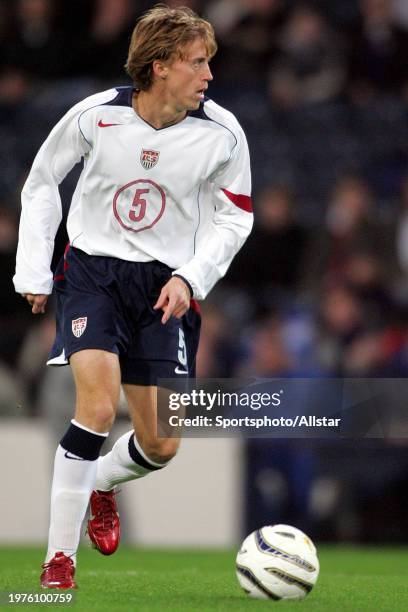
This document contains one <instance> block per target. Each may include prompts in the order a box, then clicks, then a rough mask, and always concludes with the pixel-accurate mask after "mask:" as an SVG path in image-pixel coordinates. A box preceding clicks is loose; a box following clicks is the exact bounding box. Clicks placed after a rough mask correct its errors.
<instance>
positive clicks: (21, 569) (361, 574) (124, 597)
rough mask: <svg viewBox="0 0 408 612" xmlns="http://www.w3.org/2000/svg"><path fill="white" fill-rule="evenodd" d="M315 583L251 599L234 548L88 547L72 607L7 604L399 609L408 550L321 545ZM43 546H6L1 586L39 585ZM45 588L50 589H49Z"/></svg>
mask: <svg viewBox="0 0 408 612" xmlns="http://www.w3.org/2000/svg"><path fill="white" fill-rule="evenodd" d="M318 550H319V558H320V564H321V571H320V577H319V580H318V582H317V585H316V587H315V588H314V590H313V591H312V592H311V594H310V595H308V597H307V599H306V600H303V601H300V602H287V601H286V602H285V601H280V602H273V601H259V600H254V599H250V598H248V596H247V595H245V593H244V592H243V591H241V589H240V587H239V586H238V583H237V581H236V578H235V572H234V561H235V552H234V551H190V550H183V551H179V550H164V551H159V550H138V549H131V548H126V547H121V548H120V549H119V551H118V552H117V553H116V554H115V555H114V556H112V557H103V556H102V555H100V554H98V553H97V552H96V551H93V550H91V549H86V548H84V549H81V551H80V554H79V557H78V559H79V561H78V570H77V580H78V585H79V589H78V590H77V592H76V601H75V603H74V604H71V605H61V604H60V605H58V606H55V605H51V604H48V605H40V604H37V605H27V604H26V605H23V606H22V605H19V606H17V605H12V606H7V607H5V608H4V609H5V610H6V609H9V610H12V609H16V608H19V609H20V610H33V609H40V608H42V609H48V610H63V609H65V610H70V609H71V610H75V611H77V610H81V611H82V610H84V611H86V612H87V611H90V610H98V611H100V612H105V611H106V612H108V611H109V612H114V611H116V610H123V611H126V612H128V611H129V612H133V611H135V612H144V611H147V612H150V611H160V612H183V611H186V612H187V611H188V612H205V611H207V610H208V611H210V610H219V611H233V612H235V611H240V610H267V609H268V610H269V609H270V608H273V609H277V610H281V611H283V612H289V611H291V610H297V611H298V612H303V611H305V612H306V611H309V610H314V611H322V612H323V611H324V612H332V611H342V612H345V611H353V612H361V611H364V610H367V611H370V612H382V611H384V612H399V611H400V610H401V611H403V610H404V611H406V610H408V563H407V560H408V549H405V548H374V547H373V548H357V547H356V548H352V547H338V548H337V547H323V546H319V547H318ZM42 555H43V550H40V549H38V548H29V549H28V548H16V547H14V548H0V590H1V591H3V597H4V591H13V592H27V591H30V592H32V591H38V576H39V566H40V564H41V562H42ZM42 592H43V593H46V592H47V591H42Z"/></svg>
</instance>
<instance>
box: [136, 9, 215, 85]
mask: <svg viewBox="0 0 408 612" xmlns="http://www.w3.org/2000/svg"><path fill="white" fill-rule="evenodd" d="M196 38H202V40H203V42H204V44H205V47H206V51H207V56H208V58H209V59H211V58H212V57H213V56H214V55H215V53H216V51H217V43H216V42H215V36H214V29H213V27H212V25H211V24H210V23H209V22H208V21H206V20H205V19H202V18H201V17H199V16H198V15H197V14H196V13H194V11H192V10H191V9H190V8H187V7H179V8H175V9H171V8H169V7H168V6H166V5H165V4H157V5H156V6H154V7H153V8H152V9H150V10H149V11H147V13H145V14H144V15H143V16H142V17H141V19H140V20H139V21H138V23H137V24H136V27H135V29H134V30H133V34H132V38H131V41H130V46H129V53H128V58H127V62H126V64H125V69H126V71H127V73H128V74H129V76H130V77H131V78H132V80H133V83H134V85H135V87H137V88H138V89H142V90H147V89H149V88H150V86H151V84H152V82H153V70H152V66H153V62H154V61H155V60H162V61H168V60H172V59H175V58H176V57H179V58H182V57H183V50H184V48H185V46H186V45H187V44H188V43H190V42H191V41H193V40H195V39H196Z"/></svg>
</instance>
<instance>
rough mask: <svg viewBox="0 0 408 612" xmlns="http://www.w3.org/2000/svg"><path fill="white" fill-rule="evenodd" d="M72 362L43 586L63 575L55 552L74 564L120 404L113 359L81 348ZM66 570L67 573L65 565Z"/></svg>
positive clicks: (117, 378)
mask: <svg viewBox="0 0 408 612" xmlns="http://www.w3.org/2000/svg"><path fill="white" fill-rule="evenodd" d="M70 363H71V367H72V371H73V375H74V380H75V386H76V393H77V399H76V410H75V418H74V419H73V421H72V422H71V424H70V426H69V427H68V429H67V431H66V433H65V435H64V436H63V438H62V439H61V442H60V444H59V446H58V448H57V452H56V455H55V463H54V476H53V483H52V490H51V516H50V531H49V543H48V552H47V557H46V564H45V565H46V567H45V571H44V573H43V577H42V584H43V586H58V584H57V585H55V582H58V577H60V576H61V575H62V574H61V567H60V565H61V564H59V563H58V562H57V563H54V564H53V563H52V561H53V560H55V556H56V554H57V553H64V555H65V558H67V559H72V561H73V563H75V555H76V550H77V547H78V544H79V538H80V530H81V524H82V521H83V518H84V515H85V512H86V509H87V506H88V501H89V496H90V494H91V491H92V489H93V487H94V484H95V478H96V470H97V459H98V457H99V452H100V449H101V446H102V444H103V442H104V441H105V439H106V437H107V435H108V432H109V430H110V428H111V426H112V423H113V421H114V418H115V412H116V407H117V404H118V401H119V392H120V366H119V359H118V356H117V355H115V354H114V353H110V352H107V351H102V350H94V349H88V350H82V351H79V352H77V353H75V354H73V355H72V356H71V359H70ZM57 561H59V557H57ZM50 562H51V563H50ZM66 569H67V571H68V570H69V569H70V568H69V564H68V563H67V564H66ZM68 573H69V571H68ZM44 574H45V576H44ZM55 578H57V580H55ZM53 579H54V580H53ZM50 583H54V584H50Z"/></svg>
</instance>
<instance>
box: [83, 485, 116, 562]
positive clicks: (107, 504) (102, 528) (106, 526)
mask: <svg viewBox="0 0 408 612" xmlns="http://www.w3.org/2000/svg"><path fill="white" fill-rule="evenodd" d="M115 495H116V494H115V491H92V495H91V501H90V504H91V518H90V519H89V521H88V534H89V537H90V539H91V542H92V543H93V546H94V548H96V549H97V550H99V552H101V553H102V554H103V555H112V554H113V553H114V552H115V551H116V549H117V547H118V546H119V542H120V521H119V514H118V507H117V504H116V499H115Z"/></svg>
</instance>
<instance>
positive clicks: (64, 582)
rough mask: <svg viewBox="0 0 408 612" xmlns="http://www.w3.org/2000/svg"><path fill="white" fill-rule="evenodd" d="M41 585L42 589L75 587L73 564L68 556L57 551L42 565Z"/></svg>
mask: <svg viewBox="0 0 408 612" xmlns="http://www.w3.org/2000/svg"><path fill="white" fill-rule="evenodd" d="M42 568H43V570H44V571H43V573H42V574H41V578H40V580H41V586H42V588H43V589H76V583H75V580H74V574H75V566H74V563H73V561H72V559H71V558H70V557H67V556H66V555H64V553H63V552H57V553H55V555H54V556H53V558H52V559H51V561H48V563H43V565H42Z"/></svg>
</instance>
